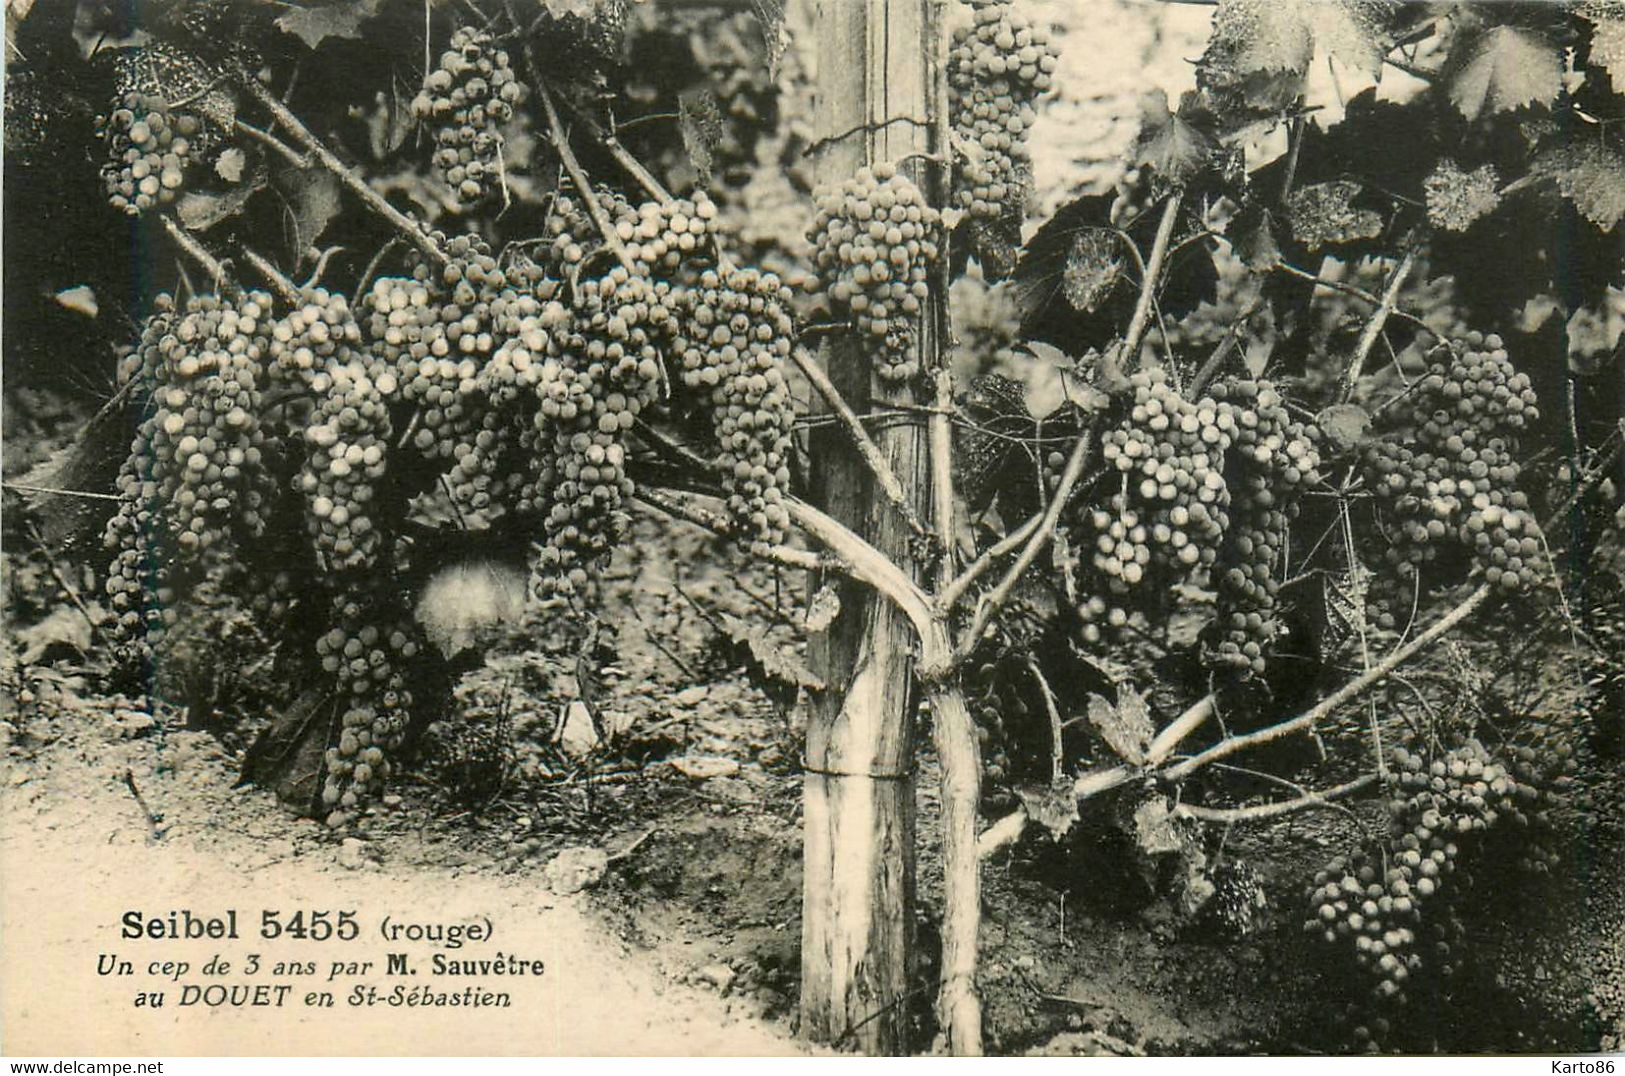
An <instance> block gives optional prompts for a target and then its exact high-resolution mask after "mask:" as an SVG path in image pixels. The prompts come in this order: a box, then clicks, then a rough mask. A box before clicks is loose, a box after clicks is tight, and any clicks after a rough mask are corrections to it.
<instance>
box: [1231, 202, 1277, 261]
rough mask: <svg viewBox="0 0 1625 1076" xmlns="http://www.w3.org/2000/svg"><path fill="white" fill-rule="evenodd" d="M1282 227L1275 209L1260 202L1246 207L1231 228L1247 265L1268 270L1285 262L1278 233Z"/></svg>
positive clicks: (1242, 258)
mask: <svg viewBox="0 0 1625 1076" xmlns="http://www.w3.org/2000/svg"><path fill="white" fill-rule="evenodd" d="M1279 227H1280V225H1279V224H1278V223H1277V222H1276V220H1275V211H1274V210H1272V209H1269V208H1268V207H1266V206H1263V205H1260V204H1256V203H1255V204H1251V205H1247V206H1243V207H1242V210H1241V212H1240V213H1238V214H1237V215H1236V221H1235V224H1234V225H1232V229H1231V230H1232V232H1233V234H1234V242H1235V248H1236V253H1237V254H1238V255H1240V256H1241V260H1242V261H1243V262H1245V263H1246V265H1247V268H1249V269H1252V270H1255V271H1257V272H1261V273H1264V272H1269V271H1270V270H1271V269H1274V268H1275V267H1276V266H1277V265H1280V264H1281V262H1282V260H1283V259H1282V254H1281V243H1280V241H1279V240H1278V239H1276V237H1275V233H1276V231H1277V229H1278V228H1279Z"/></svg>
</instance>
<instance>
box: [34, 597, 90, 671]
mask: <svg viewBox="0 0 1625 1076" xmlns="http://www.w3.org/2000/svg"><path fill="white" fill-rule="evenodd" d="M90 636H91V624H90V620H89V619H88V618H87V617H86V616H85V614H84V613H81V612H80V611H79V610H78V609H75V608H73V607H72V606H67V605H64V606H60V607H59V608H57V610H56V611H55V612H53V613H52V614H51V615H50V616H48V617H46V618H45V619H44V620H41V621H40V622H39V623H38V624H32V625H30V626H28V627H26V628H23V629H22V630H20V631H18V632H17V645H18V646H19V647H21V648H22V653H21V654H20V655H19V656H18V661H19V662H20V663H21V664H23V665H33V664H35V663H36V662H38V661H40V660H41V659H42V658H44V657H45V656H46V654H47V653H48V652H49V651H50V650H51V648H53V647H57V646H66V647H71V648H72V649H74V650H77V651H79V652H80V653H84V652H85V651H88V650H89V649H90Z"/></svg>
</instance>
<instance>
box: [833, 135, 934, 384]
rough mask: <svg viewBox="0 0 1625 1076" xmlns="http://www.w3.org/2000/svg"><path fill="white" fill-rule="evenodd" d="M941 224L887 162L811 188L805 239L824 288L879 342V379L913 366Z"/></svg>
mask: <svg viewBox="0 0 1625 1076" xmlns="http://www.w3.org/2000/svg"><path fill="white" fill-rule="evenodd" d="M941 230H942V223H941V217H940V215H939V214H938V213H937V211H936V210H935V209H933V208H931V206H930V205H929V204H928V203H927V202H926V200H925V197H924V195H922V194H921V193H920V190H919V188H918V187H916V186H915V185H914V184H913V182H912V181H910V180H909V178H908V177H907V176H905V175H903V174H901V173H900V172H898V171H897V169H896V167H895V166H893V165H890V164H881V165H876V166H875V167H874V168H873V169H869V168H862V169H859V171H858V174H857V176H856V177H855V178H853V179H851V180H848V181H847V182H846V183H843V184H841V185H840V186H839V187H837V188H835V189H833V190H824V191H822V192H820V194H819V195H818V213H817V216H816V217H815V218H814V221H813V226H812V230H811V232H809V238H811V239H812V241H813V244H814V246H815V247H816V248H817V249H816V254H815V258H816V262H817V265H818V270H819V274H820V276H821V277H822V278H823V285H824V290H825V291H826V293H827V294H828V295H829V297H830V299H831V301H832V302H833V303H834V304H835V307H836V309H837V310H841V311H844V312H846V313H847V314H848V315H849V316H850V319H851V322H852V324H853V325H854V326H855V327H856V328H857V330H858V331H859V332H860V333H861V334H863V335H864V336H865V337H868V338H872V339H873V341H874V342H875V343H876V344H878V345H879V357H878V361H877V362H876V372H877V373H878V374H879V375H880V376H881V377H882V378H884V379H885V380H888V381H906V380H908V379H910V378H912V377H914V376H916V375H917V374H918V373H919V372H920V368H919V360H918V359H916V358H914V357H913V350H914V343H915V338H916V336H917V335H918V333H919V325H920V320H921V313H922V311H923V310H924V304H925V299H926V296H927V295H929V294H930V288H929V284H928V280H929V274H930V271H931V267H932V266H933V265H934V264H935V262H936V260H937V256H938V252H939V248H940V240H941Z"/></svg>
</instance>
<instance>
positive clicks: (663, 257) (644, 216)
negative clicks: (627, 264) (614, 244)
mask: <svg viewBox="0 0 1625 1076" xmlns="http://www.w3.org/2000/svg"><path fill="white" fill-rule="evenodd" d="M716 231H717V206H716V203H715V202H713V201H711V198H710V196H709V195H707V194H706V193H705V192H704V191H698V192H696V193H695V195H694V197H693V198H675V199H672V200H670V201H665V202H661V201H650V202H644V203H643V204H642V205H640V206H638V207H637V209H636V210H635V211H634V212H633V213H632V214H626V215H622V216H621V217H620V218H619V219H618V220H617V221H616V222H615V232H616V234H617V235H618V236H619V237H620V240H621V242H623V243H625V244H626V249H627V254H628V255H630V256H631V258H632V260H633V261H634V262H636V263H637V264H638V266H639V267H640V269H642V271H644V272H646V273H648V274H650V275H652V276H663V275H668V274H670V273H672V272H673V271H674V270H676V269H678V268H679V267H681V266H682V265H684V264H685V263H692V262H693V260H694V259H695V258H696V257H703V256H705V255H708V254H710V253H712V252H713V251H714V250H715V249H716Z"/></svg>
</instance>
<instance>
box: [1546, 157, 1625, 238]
mask: <svg viewBox="0 0 1625 1076" xmlns="http://www.w3.org/2000/svg"><path fill="white" fill-rule="evenodd" d="M1531 171H1533V172H1534V173H1535V174H1536V175H1544V176H1547V177H1549V178H1550V179H1551V180H1552V182H1553V183H1555V184H1556V185H1557V189H1558V192H1559V193H1560V194H1562V195H1563V197H1565V198H1567V199H1568V200H1569V201H1570V202H1572V203H1574V208H1575V209H1577V210H1579V212H1580V215H1581V216H1583V217H1585V218H1586V219H1587V220H1589V221H1590V222H1591V223H1593V224H1595V225H1596V226H1597V227H1599V228H1601V229H1602V230H1603V231H1605V232H1611V231H1613V230H1614V225H1616V224H1618V223H1619V221H1620V218H1621V217H1625V155H1621V154H1620V153H1619V151H1618V150H1615V149H1613V148H1612V147H1610V146H1607V145H1605V144H1603V143H1602V142H1600V141H1595V140H1592V141H1585V142H1573V143H1570V144H1568V145H1563V146H1559V147H1557V148H1556V149H1554V150H1552V151H1551V152H1549V153H1547V154H1545V155H1543V156H1542V157H1541V158H1540V159H1538V160H1537V161H1535V163H1534V165H1533V166H1532V168H1531Z"/></svg>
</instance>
